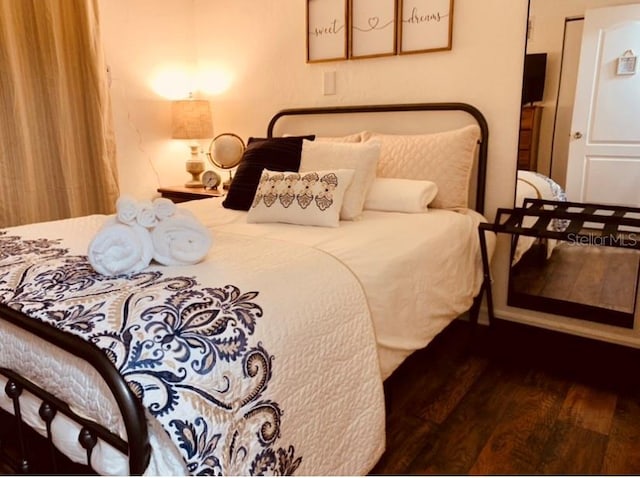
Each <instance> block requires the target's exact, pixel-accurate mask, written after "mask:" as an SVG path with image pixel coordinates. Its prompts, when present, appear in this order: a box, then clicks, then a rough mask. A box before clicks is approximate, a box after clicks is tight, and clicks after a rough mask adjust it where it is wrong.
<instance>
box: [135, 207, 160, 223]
mask: <svg viewBox="0 0 640 478" xmlns="http://www.w3.org/2000/svg"><path fill="white" fill-rule="evenodd" d="M137 222H138V224H139V225H140V226H142V227H146V228H147V229H149V228H152V227H155V226H156V224H158V218H157V217H156V211H155V209H154V207H153V203H152V202H151V201H142V202H140V203H139V205H138V217H137Z"/></svg>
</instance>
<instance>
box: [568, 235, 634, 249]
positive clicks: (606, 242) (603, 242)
mask: <svg viewBox="0 0 640 478" xmlns="http://www.w3.org/2000/svg"><path fill="white" fill-rule="evenodd" d="M567 242H568V243H569V244H571V245H573V246H611V247H638V245H639V244H640V234H638V233H635V232H631V233H628V234H605V235H601V236H600V235H595V234H593V235H592V234H576V233H570V234H568V235H567Z"/></svg>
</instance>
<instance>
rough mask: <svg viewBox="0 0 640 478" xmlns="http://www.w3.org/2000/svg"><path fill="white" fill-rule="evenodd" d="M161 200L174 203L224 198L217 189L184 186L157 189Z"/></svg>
mask: <svg viewBox="0 0 640 478" xmlns="http://www.w3.org/2000/svg"><path fill="white" fill-rule="evenodd" d="M158 192H159V193H160V194H161V195H162V197H163V198H167V199H171V200H172V201H173V202H175V203H179V202H185V201H191V200H193V199H206V198H214V197H220V196H224V192H222V191H220V190H219V189H205V188H185V187H184V186H169V187H166V188H158Z"/></svg>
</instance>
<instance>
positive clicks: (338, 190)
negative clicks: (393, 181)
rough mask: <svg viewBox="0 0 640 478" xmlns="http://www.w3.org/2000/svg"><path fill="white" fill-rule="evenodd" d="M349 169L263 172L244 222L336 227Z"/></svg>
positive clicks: (349, 174)
mask: <svg viewBox="0 0 640 478" xmlns="http://www.w3.org/2000/svg"><path fill="white" fill-rule="evenodd" d="M352 179H353V170H352V169H337V170H325V171H309V172H306V173H302V172H301V173H297V172H276V171H269V170H268V169H265V170H263V171H262V176H261V177H260V183H259V184H258V189H257V190H256V195H255V197H254V198H253V204H252V205H251V208H249V212H248V214H247V222H253V223H256V222H285V223H289V224H301V225H303V226H325V227H337V226H338V225H339V223H340V208H341V207H342V202H343V199H344V194H345V191H346V190H347V188H348V187H349V184H350V183H351V180H352Z"/></svg>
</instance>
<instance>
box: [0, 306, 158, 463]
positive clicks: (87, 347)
mask: <svg viewBox="0 0 640 478" xmlns="http://www.w3.org/2000/svg"><path fill="white" fill-rule="evenodd" d="M0 319H2V320H5V321H7V322H10V323H11V324H13V325H15V326H17V327H19V328H21V329H23V330H25V331H27V332H29V333H31V334H34V335H36V336H38V337H40V338H41V339H43V340H45V341H47V342H49V343H51V344H53V345H56V346H57V347H59V348H61V349H62V350H65V351H66V352H68V353H70V354H72V355H75V356H76V357H78V358H80V359H82V360H84V361H86V362H88V363H89V364H91V366H92V367H93V368H94V369H95V370H96V372H98V374H99V375H100V376H101V377H102V378H103V380H104V381H105V382H106V384H107V386H108V387H109V389H110V390H111V393H112V394H113V397H114V399H115V401H116V403H117V405H118V408H119V410H120V413H121V415H122V419H123V422H124V424H125V429H126V433H127V440H126V441H125V440H123V439H122V438H121V437H119V436H117V435H115V434H113V433H111V432H110V431H108V430H107V429H106V428H104V427H103V426H101V425H100V424H97V423H95V422H92V421H90V420H87V419H84V418H82V417H80V416H78V415H77V414H75V413H74V412H73V411H72V410H71V407H70V406H69V404H66V403H64V402H62V401H61V400H59V399H57V398H56V397H55V396H53V395H51V394H50V393H48V392H47V391H46V390H43V389H42V388H40V387H39V386H37V385H35V384H33V383H32V382H31V381H29V380H28V378H25V377H21V376H20V375H18V374H17V373H15V372H14V371H12V370H8V369H4V368H0V374H2V375H3V376H4V377H5V378H6V379H7V382H6V385H5V387H4V390H3V391H0V393H5V394H6V395H7V397H8V398H9V399H10V400H11V402H12V404H13V410H12V413H13V415H14V416H15V417H16V418H17V427H16V428H17V430H15V434H14V436H15V438H16V439H17V441H18V453H19V454H20V457H19V458H18V461H19V464H18V470H16V471H18V472H21V473H27V474H28V473H31V469H32V463H31V462H30V458H29V454H28V450H29V445H28V443H27V440H26V438H27V433H26V430H25V428H24V427H26V426H27V425H26V424H25V423H23V421H22V419H23V417H22V410H21V404H20V397H21V395H22V394H23V393H24V391H28V392H30V393H31V394H33V395H35V396H36V397H37V398H38V399H40V400H41V401H42V404H41V405H40V409H39V415H40V418H41V419H42V420H43V423H44V426H45V428H46V430H47V437H46V440H47V441H48V448H49V453H50V454H51V456H52V458H53V460H52V465H51V466H52V469H51V470H47V471H50V472H51V473H58V470H57V469H55V467H56V466H57V464H56V459H55V453H56V452H55V450H54V447H53V441H52V436H51V423H52V421H53V419H54V417H55V416H56V415H57V414H58V413H61V414H64V415H66V416H67V417H68V418H70V419H71V420H73V421H74V422H75V423H77V424H78V425H79V428H80V430H81V431H80V433H79V436H78V441H79V443H80V445H81V446H82V447H83V448H84V449H85V450H86V452H87V465H88V466H91V456H92V453H93V450H94V447H95V445H96V443H97V442H98V439H100V440H103V441H105V442H106V443H109V444H110V445H111V446H113V447H114V448H115V449H117V450H119V451H121V452H122V453H123V454H125V455H128V458H129V474H131V475H141V474H143V473H144V471H145V470H146V468H147V466H148V464H149V458H150V454H151V448H150V445H149V437H148V430H147V422H146V419H145V414H144V409H143V407H142V404H141V403H140V401H139V400H138V398H137V397H136V396H135V395H134V394H133V392H132V391H131V390H130V388H129V387H128V385H127V384H126V382H125V381H124V379H123V378H122V377H121V376H120V374H119V373H118V371H117V370H116V368H115V367H114V366H113V364H112V363H111V362H110V361H109V359H108V358H107V356H106V355H105V354H104V353H103V352H102V351H101V350H100V349H98V348H97V347H96V346H95V345H93V344H91V343H89V342H86V341H84V340H82V339H80V338H79V337H75V336H73V335H71V334H68V333H65V332H62V331H61V330H58V329H56V328H55V327H53V326H51V325H49V324H46V323H43V322H40V321H38V320H34V319H30V318H28V317H26V316H25V315H23V314H22V313H20V312H18V311H16V310H13V309H11V308H9V307H7V306H6V305H4V304H0ZM0 340H1V339H0ZM0 345H1V344H0ZM60 379H61V380H64V377H60ZM39 458H40V457H39Z"/></svg>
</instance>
